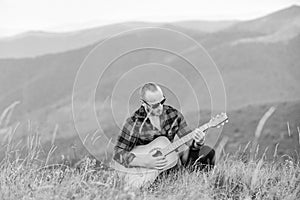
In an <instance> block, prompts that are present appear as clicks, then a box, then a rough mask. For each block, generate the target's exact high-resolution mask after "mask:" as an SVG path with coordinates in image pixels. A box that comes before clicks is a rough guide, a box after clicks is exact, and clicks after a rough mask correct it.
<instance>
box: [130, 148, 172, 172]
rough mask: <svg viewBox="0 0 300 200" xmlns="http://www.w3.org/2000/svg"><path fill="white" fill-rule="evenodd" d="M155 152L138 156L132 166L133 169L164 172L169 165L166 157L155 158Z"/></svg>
mask: <svg viewBox="0 0 300 200" xmlns="http://www.w3.org/2000/svg"><path fill="white" fill-rule="evenodd" d="M154 154H155V152H153V153H151V154H136V157H135V158H134V159H133V160H132V162H131V163H130V165H131V166H132V167H146V168H150V169H158V170H162V169H163V168H164V167H166V165H167V160H166V157H165V156H163V155H161V156H157V157H154V156H153V155H154Z"/></svg>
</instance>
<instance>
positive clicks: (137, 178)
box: [111, 113, 228, 188]
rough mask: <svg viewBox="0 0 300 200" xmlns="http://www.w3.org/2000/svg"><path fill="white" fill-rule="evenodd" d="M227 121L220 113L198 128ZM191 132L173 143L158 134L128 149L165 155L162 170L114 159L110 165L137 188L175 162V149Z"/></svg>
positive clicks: (152, 179) (187, 138) (176, 156)
mask: <svg viewBox="0 0 300 200" xmlns="http://www.w3.org/2000/svg"><path fill="white" fill-rule="evenodd" d="M227 122H228V117H227V115H226V113H221V114H220V115H217V116H216V117H214V118H211V119H210V121H209V122H208V123H206V124H204V125H202V126H201V127H200V129H201V131H206V130H207V129H209V128H215V127H217V128H219V127H220V126H221V125H224V124H225V123H227ZM193 134H194V131H192V132H190V133H189V134H187V135H185V136H183V137H181V138H180V139H178V140H176V141H174V142H173V143H171V142H170V140H169V139H168V138H167V137H165V136H160V137H157V138H156V139H155V140H153V141H152V142H150V143H149V144H147V145H140V146H136V147H135V148H134V149H132V150H131V151H130V152H131V153H134V154H135V155H138V154H143V155H145V154H147V153H150V154H153V156H154V157H156V156H159V155H165V157H166V160H167V165H166V166H165V167H164V168H163V169H162V170H157V169H149V168H145V167H130V168H126V167H124V166H123V165H121V164H119V163H118V162H116V161H114V160H113V161H112V162H111V167H112V168H114V169H115V170H116V172H117V173H118V175H119V176H120V177H122V178H123V180H124V181H125V184H126V185H127V186H129V187H134V188H139V187H141V186H143V185H145V184H149V183H152V182H153V181H154V180H155V179H156V177H157V176H158V175H159V174H160V173H161V172H163V171H165V170H167V169H170V168H172V167H174V166H175V165H176V164H177V162H178V159H179V156H178V152H176V151H175V150H176V149H178V148H179V147H180V146H181V145H183V144H185V143H187V142H189V141H190V140H192V139H193Z"/></svg>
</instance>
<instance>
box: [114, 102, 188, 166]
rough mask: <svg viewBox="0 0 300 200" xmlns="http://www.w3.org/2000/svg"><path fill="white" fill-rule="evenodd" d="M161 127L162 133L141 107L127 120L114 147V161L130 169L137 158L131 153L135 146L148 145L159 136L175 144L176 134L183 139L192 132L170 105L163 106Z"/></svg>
mask: <svg viewBox="0 0 300 200" xmlns="http://www.w3.org/2000/svg"><path fill="white" fill-rule="evenodd" d="M160 125H161V131H159V130H158V129H157V128H156V127H154V126H153V125H152V124H151V122H150V119H149V118H147V113H146V111H145V109H144V107H143V106H141V107H140V108H139V109H138V110H137V111H135V113H134V114H133V115H132V116H131V117H129V118H127V120H126V122H125V124H124V126H123V128H122V131H121V133H120V135H119V137H118V140H117V143H116V145H115V147H114V157H113V158H114V160H116V161H117V162H119V163H120V164H122V165H124V166H125V167H129V163H130V162H131V161H132V160H133V159H134V158H135V155H134V154H133V153H130V151H131V150H132V149H133V148H134V147H135V146H137V145H146V144H148V143H150V142H151V141H153V140H154V139H155V138H157V137H159V136H166V137H167V138H168V139H169V140H170V141H171V142H173V140H174V137H175V135H176V134H177V135H178V137H179V138H181V137H182V136H185V135H186V134H188V133H190V132H191V131H192V130H191V129H190V128H189V127H188V125H187V123H186V121H185V119H184V117H183V115H182V114H181V113H180V112H179V111H178V110H176V109H175V108H173V107H171V106H169V105H163V113H162V114H161V115H160Z"/></svg>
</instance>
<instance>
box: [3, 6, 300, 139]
mask: <svg viewBox="0 0 300 200" xmlns="http://www.w3.org/2000/svg"><path fill="white" fill-rule="evenodd" d="M299 16H300V11H299V7H298V6H293V7H290V8H286V9H284V10H281V11H278V12H275V13H272V14H270V15H268V16H265V17H262V18H258V19H255V20H251V21H239V22H233V23H229V24H227V25H224V24H222V25H220V24H218V23H216V24H215V27H213V28H212V27H210V28H209V31H208V29H206V28H205V29H206V30H207V31H203V29H202V27H197V26H198V25H196V24H199V26H200V25H201V24H203V23H202V22H201V23H197V22H189V23H187V22H184V23H183V22H179V23H178V25H177V24H176V23H172V24H167V23H164V24H159V26H158V27H159V28H168V29H174V30H176V31H180V32H182V33H185V34H186V35H188V36H190V37H192V38H193V39H194V40H195V41H197V42H199V43H200V44H201V45H203V47H204V48H205V50H206V51H207V52H208V53H209V55H210V57H211V59H213V61H214V63H215V64H216V65H217V67H218V70H219V71H220V73H221V75H222V80H223V81H224V88H225V93H226V96H227V102H226V103H227V109H228V110H229V112H231V111H232V112H233V113H234V115H235V117H234V118H235V119H236V120H237V119H239V117H243V119H244V120H247V119H246V118H245V116H247V115H248V114H250V115H252V114H253V113H252V114H251V111H249V110H246V111H245V110H243V112H239V111H237V112H235V111H236V110H238V109H240V108H245V107H247V106H249V105H251V106H253V110H255V113H254V114H253V116H260V115H261V114H262V113H261V108H262V105H273V104H276V105H277V104H281V103H282V104H285V103H286V104H292V106H291V107H289V106H287V107H288V108H289V110H295V112H296V113H293V119H291V120H295V119H296V118H297V117H298V116H299V115H298V114H299V113H298V110H297V109H295V108H296V107H297V105H298V104H297V103H296V104H295V103H293V102H298V101H299V100H300V79H299V77H300V69H299V63H300V57H299V55H300V31H299V29H298V25H299V23H300V18H299ZM193 24H194V25H193ZM152 25H153V24H152ZM136 26H139V27H147V26H149V24H147V23H146V24H144V23H137V24H133V23H127V24H126V23H125V24H117V25H110V26H107V27H104V28H103V27H102V28H103V29H102V28H101V27H99V28H97V29H90V30H85V31H80V32H74V33H72V34H71V33H66V34H49V33H35V34H32V33H29V34H27V35H23V36H19V37H18V38H11V40H10V42H11V43H9V42H8V40H5V42H7V46H5V45H4V47H3V46H2V45H0V48H2V49H1V51H0V52H1V55H4V54H3V51H4V50H9V48H11V49H10V50H9V51H7V52H8V53H9V52H15V53H18V51H17V50H16V49H15V48H16V47H17V46H18V45H19V47H21V46H23V45H29V46H30V44H34V45H32V48H28V46H24V49H19V52H20V53H23V55H21V54H19V55H17V54H15V57H18V56H21V57H22V58H2V59H0V94H1V96H0V110H3V109H4V108H5V107H7V106H8V105H9V104H11V103H12V102H13V101H21V103H20V105H18V107H17V109H16V110H15V115H14V119H17V120H21V121H22V120H28V119H30V120H32V121H39V122H40V123H41V124H40V127H41V129H42V130H41V132H43V134H46V135H47V134H48V135H49V133H51V132H52V131H53V127H54V126H55V124H58V125H59V130H60V131H59V133H58V137H62V138H65V139H66V138H67V137H69V136H70V135H72V134H73V135H74V133H75V132H76V130H74V121H73V118H72V116H73V115H72V92H73V86H74V83H75V80H76V75H77V74H78V72H81V71H80V66H81V64H82V63H83V62H84V61H85V58H86V56H87V55H88V54H89V53H90V52H91V50H92V49H93V48H94V47H95V46H96V45H98V44H99V42H100V41H103V40H104V39H105V38H106V37H107V36H109V35H110V34H112V33H116V32H118V31H120V30H124V29H129V28H132V27H136ZM291 30H292V31H291ZM285 31H288V32H289V33H292V34H288V37H286V36H287V35H285V34H282V33H284V32H285ZM143 33H147V32H146V31H145V30H144V32H143V31H141V32H139V33H136V34H125V35H124V38H123V39H124V40H122V41H126V42H124V43H121V42H120V41H121V40H118V39H116V40H114V42H113V43H112V46H111V48H109V49H107V50H106V51H103V52H101V54H99V55H98V57H93V58H92V59H91V60H89V61H88V63H89V64H90V65H91V66H92V67H93V70H92V73H90V74H86V76H84V78H83V79H84V80H83V83H82V84H81V85H80V87H79V88H78V91H76V92H78V93H79V94H81V96H82V97H84V98H91V97H92V96H91V97H90V96H89V95H90V93H89V92H90V91H88V90H87V88H88V87H89V86H90V85H89V84H90V83H89V81H90V80H91V79H92V77H95V76H94V75H95V73H94V72H96V70H99V69H104V68H105V66H102V65H101V64H100V60H99V59H101V58H111V60H114V62H112V63H111V65H110V66H109V67H108V68H107V70H106V71H105V73H106V74H105V77H104V78H103V77H102V78H101V81H102V84H103V86H104V87H103V90H102V91H101V93H100V94H99V91H100V90H98V89H99V88H96V90H95V92H96V97H95V98H96V99H95V101H96V110H95V111H96V112H95V113H96V114H97V115H98V117H99V119H100V120H102V122H103V123H104V124H105V127H104V128H105V129H106V130H109V131H112V130H114V131H116V130H117V129H118V127H113V126H115V125H114V124H113V120H114V119H116V118H118V123H120V124H121V123H122V117H126V115H127V114H128V112H129V111H130V112H132V111H133V110H134V109H135V108H136V107H137V106H138V104H139V102H138V100H136V99H138V98H137V94H138V92H137V90H136V85H135V87H134V85H132V84H133V83H136V82H134V81H133V80H135V79H137V77H139V80H140V81H141V80H144V79H150V78H152V79H159V78H160V80H162V81H166V82H169V83H171V82H172V83H174V84H173V86H174V88H172V90H171V89H169V90H168V89H167V88H163V89H165V92H166V96H167V97H168V104H171V105H174V106H176V107H179V106H180V108H182V110H183V111H184V114H186V113H190V112H192V111H195V109H196V110H197V108H196V105H197V104H196V103H197V102H195V101H194V100H193V99H194V96H193V95H194V94H192V93H189V91H190V89H189V88H188V85H187V84H186V83H185V82H186V80H189V81H190V82H191V83H192V86H193V88H194V89H195V91H196V94H195V95H198V97H199V99H198V100H199V105H200V108H199V109H201V110H203V109H204V110H209V109H210V108H211V99H210V95H211V91H209V90H208V86H209V87H210V86H212V87H213V88H214V87H215V85H214V81H212V82H210V84H212V85H207V82H206V79H207V80H214V78H215V77H214V74H212V73H211V72H212V71H211V70H212V69H210V68H209V67H208V66H207V55H206V54H205V53H202V54H199V52H198V51H197V50H199V49H197V48H199V47H198V46H197V45H195V44H194V43H191V44H186V43H182V42H183V40H182V38H179V39H178V40H176V42H174V41H173V40H170V41H169V40H167V39H168V38H167V39H166V37H165V36H164V37H156V36H160V35H155V32H154V34H148V35H147V36H148V37H149V38H148V39H149V40H151V41H152V42H153V44H162V43H167V44H168V45H169V46H171V47H172V48H175V49H179V50H180V51H181V55H182V57H183V58H184V57H186V58H191V59H192V58H193V59H198V60H199V63H198V64H199V66H201V70H203V71H202V72H203V74H205V75H206V76H205V77H202V76H200V75H199V74H198V75H197V73H195V70H193V69H192V68H191V66H190V63H188V62H186V61H185V60H184V59H180V58H182V57H178V56H174V54H171V53H170V52H168V51H157V49H156V50H155V49H150V48H149V49H147V48H145V49H143V50H142V51H132V52H128V53H127V54H124V55H121V54H118V53H119V51H120V49H121V47H124V46H126V45H131V44H135V43H138V42H141V41H143V37H142V36H143ZM58 35H59V37H57V36H58ZM275 36H276V37H275ZM36 38H40V40H39V39H36ZM47 38H48V39H47ZM49 38H52V39H53V40H52V39H49ZM58 38H59V39H58ZM274 38H275V39H274ZM3 41H4V40H3ZM3 41H1V42H3ZM18 41H19V42H20V43H19V42H18ZM24 41H27V44H26V42H24ZM1 42H0V43H1ZM1 44H4V43H1ZM9 44H10V45H9ZM49 44H51V45H53V46H52V47H51V48H48V47H49V46H48V45H49ZM35 45H37V46H35ZM39 45H40V46H39ZM51 45H50V46H51ZM41 46H45V49H43V50H39V48H40V47H41ZM154 46H155V45H154ZM22 48H23V47H22ZM25 49H27V50H28V51H27V50H25ZM49 49H50V50H49ZM49 52H52V53H51V54H50V53H49ZM37 53H39V54H41V55H39V56H37ZM45 53H47V54H45ZM116 53H117V54H118V55H120V56H119V57H117V59H116V57H114V55H115V54H116ZM25 54H26V55H25ZM7 55H8V54H7ZM7 55H6V56H7ZM23 56H28V57H23ZM205 56H206V57H205ZM157 61H159V63H160V64H164V65H165V66H169V69H172V70H169V71H168V72H170V73H165V76H164V77H160V75H161V73H160V72H163V71H164V70H165V68H164V67H161V68H159V69H158V68H155V67H153V68H151V66H150V67H148V68H145V71H147V70H148V71H147V72H148V73H147V74H146V75H145V74H142V73H140V74H138V75H141V76H132V72H133V71H134V70H138V68H137V67H133V66H141V65H142V64H145V63H154V62H157ZM156 67H157V66H156ZM139 69H141V68H139ZM155 69H158V70H155ZM151 70H152V71H151ZM154 70H155V71H154ZM145 71H144V72H145ZM135 72H136V73H137V71H135ZM164 72H166V71H164ZM176 72H177V75H178V73H179V74H184V75H185V76H186V80H183V79H179V78H178V79H174V78H173V75H174V74H176ZM125 75H126V76H125ZM117 84H119V85H118V86H122V87H125V88H132V91H130V92H128V90H119V91H118V92H117V93H116V94H115V93H114V94H112V91H114V90H115V89H116V88H115V86H116V85H117ZM166 86H167V85H166ZM199 91H200V92H199ZM97 92H98V93H97ZM213 92H215V91H213ZM129 93H130V94H129ZM215 93H216V92H215ZM217 93H218V92H217ZM128 94H129V95H131V96H129V97H128V98H127V96H126V95H128ZM107 95H108V96H110V98H112V96H113V95H115V96H114V100H115V102H113V103H115V104H114V105H117V107H118V108H119V109H116V110H115V111H116V112H117V113H113V114H114V115H115V116H113V114H111V113H110V112H109V109H108V107H109V105H108V104H109V103H110V102H109V101H107V100H110V99H101V98H100V97H99V96H107ZM176 97H178V99H179V100H178V99H176ZM92 98H93V97H92ZM78 101H79V102H78V103H79V104H80V105H81V107H82V110H84V109H83V108H85V106H87V105H85V102H84V101H82V102H81V101H80V99H79V100H78ZM127 107H129V108H130V109H126V108H127ZM283 108H285V107H284V106H283ZM215 109H217V107H215ZM128 110H129V111H128ZM251 110H252V108H251ZM80 112H81V111H80ZM197 112H198V110H197ZM281 112H283V111H281ZM257 113H259V115H258V114H257ZM88 114H90V113H85V112H84V111H83V112H82V113H81V115H80V118H79V119H76V120H77V121H78V122H77V121H76V122H77V123H80V124H81V126H82V127H84V131H86V132H91V131H93V130H94V128H95V127H93V119H91V118H89V115H88ZM93 114H94V113H93ZM187 116H192V115H187ZM206 116H208V115H206ZM114 117H115V118H114ZM188 118H189V121H191V120H193V118H192V117H188ZM298 118H299V117H298ZM298 118H297V119H298ZM241 119H242V118H241ZM253 120H254V119H253ZM282 121H284V119H282V120H281V123H282ZM120 124H118V125H120ZM294 124H295V125H294V126H297V124H296V122H295V123H294ZM237 126H238V125H237V124H233V125H231V127H230V128H229V129H228V131H232V130H233V131H234V130H235V128H237ZM247 126H248V125H247ZM249 126H251V127H252V129H253V127H255V126H256V124H255V123H252V124H250V125H249ZM252 129H251V130H252ZM272 131H275V132H276V130H275V129H272ZM21 132H22V131H21ZM237 132H239V133H240V131H237ZM20 134H21V133H20ZM240 134H242V133H240ZM48 135H47V137H46V138H48V137H49V136H48Z"/></svg>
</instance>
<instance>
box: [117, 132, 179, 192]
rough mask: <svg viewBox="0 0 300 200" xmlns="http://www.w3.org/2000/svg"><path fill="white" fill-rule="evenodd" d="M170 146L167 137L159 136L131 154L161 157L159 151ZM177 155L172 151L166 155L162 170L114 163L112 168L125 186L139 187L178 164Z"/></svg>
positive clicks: (136, 148)
mask: <svg viewBox="0 0 300 200" xmlns="http://www.w3.org/2000/svg"><path fill="white" fill-rule="evenodd" d="M169 144H171V142H170V140H169V139H168V138H167V137H164V136H160V137H158V138H156V139H155V140H153V141H152V142H151V143H149V144H147V145H140V146H137V147H135V148H134V149H132V151H131V152H132V153H134V154H135V155H139V154H148V153H150V154H154V155H153V156H154V157H155V156H158V155H161V154H162V152H161V150H162V149H163V148H165V147H167V146H168V145H169ZM178 158H179V157H178V154H177V152H176V151H173V152H171V153H169V154H168V155H166V160H167V165H166V167H165V168H164V169H162V170H156V169H148V168H144V167H130V168H126V167H124V166H123V165H121V164H119V163H118V162H116V161H112V167H113V168H114V169H116V170H117V171H118V174H119V175H120V176H121V177H122V178H124V181H125V183H126V184H127V185H129V186H133V187H137V188H138V187H141V186H143V185H145V184H147V183H152V182H153V181H154V180H155V179H156V177H157V176H158V175H159V174H160V173H161V172H163V171H165V170H167V169H170V168H172V167H174V166H175V165H176V164H177V162H178Z"/></svg>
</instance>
